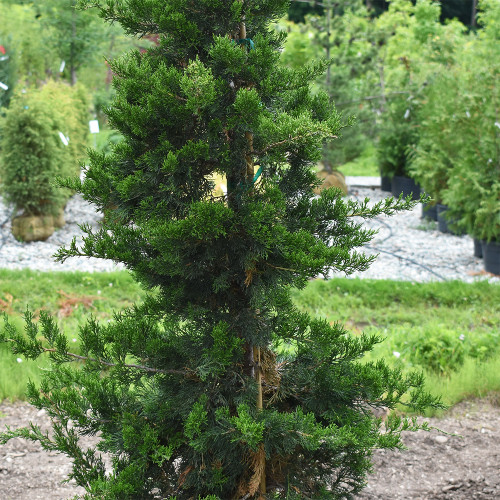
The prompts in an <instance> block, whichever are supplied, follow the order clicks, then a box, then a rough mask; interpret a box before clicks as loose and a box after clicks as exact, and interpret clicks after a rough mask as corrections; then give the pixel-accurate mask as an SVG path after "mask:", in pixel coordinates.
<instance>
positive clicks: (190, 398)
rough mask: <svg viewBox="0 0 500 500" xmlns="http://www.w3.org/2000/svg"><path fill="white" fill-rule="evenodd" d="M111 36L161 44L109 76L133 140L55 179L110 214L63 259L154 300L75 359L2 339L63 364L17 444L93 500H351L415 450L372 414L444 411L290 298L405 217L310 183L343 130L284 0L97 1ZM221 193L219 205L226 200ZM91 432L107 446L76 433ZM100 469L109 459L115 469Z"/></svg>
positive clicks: (349, 264)
mask: <svg viewBox="0 0 500 500" xmlns="http://www.w3.org/2000/svg"><path fill="white" fill-rule="evenodd" d="M82 4H84V5H89V6H94V7H97V8H98V9H99V11H100V14H101V16H102V17H103V18H105V19H106V20H107V21H109V22H117V23H120V24H121V25H122V26H123V27H124V28H125V30H126V31H127V32H128V33H129V34H131V35H135V36H143V35H148V34H151V33H154V34H157V35H159V37H158V45H157V46H155V47H151V48H150V49H149V50H147V51H146V52H144V53H139V52H137V51H134V52H131V53H129V54H127V55H126V56H124V57H122V58H119V59H117V60H115V61H114V62H112V63H111V64H112V69H113V71H114V73H115V75H116V76H115V79H114V86H115V88H116V98H115V100H114V103H113V105H112V106H111V108H110V109H109V117H110V121H111V123H112V124H113V126H114V127H116V128H117V129H118V130H120V132H121V133H122V134H123V136H124V139H123V141H122V142H121V143H119V144H117V145H116V146H115V147H114V149H113V152H112V153H111V154H108V155H104V154H100V153H98V152H95V151H94V152H92V153H91V156H90V166H89V167H88V168H86V172H85V173H86V175H85V180H84V181H83V182H81V181H80V180H77V179H75V180H71V181H63V182H62V184H63V185H65V186H66V187H71V188H72V189H76V190H77V191H79V192H80V193H81V194H82V195H83V196H84V198H85V199H87V200H89V201H90V202H92V203H94V204H95V205H96V207H97V208H98V209H100V210H101V211H103V212H104V214H105V215H106V217H105V219H104V222H103V225H102V227H101V228H100V229H99V230H93V229H92V228H91V227H87V226H83V227H84V230H85V237H84V238H83V241H81V242H78V241H73V243H72V245H71V246H70V247H69V248H66V249H64V248H63V249H61V250H60V251H59V252H58V253H57V256H56V258H57V259H58V260H59V261H64V260H66V259H67V258H70V257H75V256H83V257H90V256H93V257H100V258H106V259H113V260H115V261H116V262H122V263H124V264H125V266H126V267H127V268H128V269H129V270H130V271H131V272H132V273H133V274H134V276H135V277H136V279H137V280H138V281H139V282H140V283H141V284H142V285H143V286H144V287H145V288H147V289H149V290H150V291H151V293H150V294H149V297H148V298H147V300H145V302H144V303H141V304H137V305H135V306H133V307H131V308H129V309H127V310H124V311H121V312H118V313H116V315H115V318H114V320H113V321H112V322H111V323H107V324H100V323H99V322H98V321H97V320H96V319H94V318H91V319H89V321H88V322H87V323H86V324H85V325H84V326H83V327H81V330H80V346H81V349H80V351H79V352H70V351H69V349H68V342H67V340H66V337H65V336H64V335H63V334H62V333H61V332H60V330H59V329H58V327H57V325H56V322H55V321H54V319H52V318H51V317H49V316H48V315H46V314H44V313H43V312H42V313H41V315H40V320H39V322H38V323H35V322H34V321H33V318H32V316H31V314H30V313H27V318H26V319H27V324H26V333H25V335H23V334H20V333H18V332H17V331H16V330H15V328H14V327H13V326H12V325H10V324H9V323H7V324H6V328H5V329H4V333H3V339H4V340H6V341H8V340H10V341H12V342H13V344H12V345H13V349H14V352H16V353H19V352H22V353H24V354H25V355H26V356H28V357H30V358H36V357H37V356H39V355H41V354H42V353H47V354H48V355H49V356H50V357H51V358H52V360H53V368H52V370H51V371H48V372H47V373H46V374H45V379H44V381H43V382H42V384H41V386H40V387H35V386H34V385H33V384H31V385H30V386H29V397H30V400H31V402H32V404H34V405H35V406H37V407H38V408H45V409H46V410H47V412H48V413H49V415H50V416H51V417H52V418H53V422H54V424H53V426H54V433H53V434H52V435H47V434H44V433H42V432H41V431H40V429H39V428H37V427H36V426H32V427H30V428H28V429H25V430H19V431H11V432H7V433H4V434H3V437H2V440H3V441H5V440H7V439H9V438H11V437H13V436H23V437H26V438H28V439H33V440H38V441H40V442H41V444H42V445H43V446H44V447H45V448H47V449H51V450H59V451H62V452H64V453H66V454H67V455H69V456H70V457H71V458H72V459H73V462H74V466H73V470H72V472H71V474H70V476H71V477H73V478H74V479H75V480H76V482H77V483H78V484H80V485H82V486H84V487H85V488H86V490H87V497H88V498H109V499H113V498H114V499H120V500H122V499H126V498H133V499H137V498H177V499H189V498H204V497H206V498H211V499H214V498H221V499H223V500H225V499H243V498H245V499H248V498H289V499H290V498H316V499H325V498H340V497H343V498H344V497H345V498H348V497H350V496H351V495H352V494H353V493H355V492H357V491H359V490H360V489H361V488H362V486H363V484H364V478H365V475H366V473H367V471H368V470H369V469H370V455H371V452H372V450H373V449H374V448H377V447H385V448H394V447H399V446H401V442H400V433H401V431H402V429H406V428H416V424H415V422H414V421H411V420H407V419H401V418H392V419H389V420H388V422H387V429H385V430H384V431H383V432H382V430H381V428H380V421H379V420H377V419H376V418H375V417H374V416H373V414H372V412H371V411H370V409H371V408H376V407H380V406H385V407H388V408H394V407H395V405H396V404H398V403H404V404H406V405H408V406H409V407H411V408H413V409H422V408H424V407H426V406H428V405H436V404H438V402H437V401H435V400H434V399H433V398H432V397H430V396H428V395H427V394H426V393H425V392H424V390H423V381H422V377H421V375H420V374H416V373H412V374H409V375H403V374H402V373H401V372H400V371H398V370H392V369H390V368H388V367H387V365H386V364H385V363H384V362H382V361H378V362H367V361H365V360H364V359H363V356H364V354H365V353H366V352H367V351H369V350H370V349H371V348H372V347H373V345H374V344H375V343H377V342H379V341H380V339H379V338H378V337H377V336H373V335H365V334H363V335H359V336H351V335H349V334H348V333H347V332H346V330H345V329H344V328H343V327H342V326H341V325H339V324H334V325H331V324H329V323H328V322H326V321H325V320H322V319H317V318H312V317H310V316H308V315H307V314H305V313H303V312H301V311H299V310H298V309H297V308H296V307H295V306H294V304H293V302H292V300H291V298H290V292H291V290H292V289H293V288H303V287H304V286H306V284H307V281H308V280H309V279H310V278H312V277H316V276H318V275H325V276H327V275H328V273H330V272H331V271H339V272H340V271H343V272H346V273H349V272H351V271H354V270H362V269H366V268H367V267H368V266H369V264H370V263H371V261H372V257H367V256H365V255H364V254H363V253H362V252H359V251H357V250H356V249H357V248H360V247H362V246H363V245H364V244H365V243H366V242H368V241H370V240H371V239H372V238H373V236H374V232H373V231H371V230H366V229H363V226H362V220H363V219H366V218H372V217H374V216H376V215H379V214H382V213H384V214H392V213H394V212H396V211H400V210H406V209H408V208H410V207H411V206H413V203H414V202H412V201H411V200H409V199H407V200H405V199H401V198H400V199H398V200H394V199H387V200H385V201H383V202H380V203H377V204H375V205H374V206H372V207H371V208H370V206H369V203H368V200H365V201H362V202H359V203H358V202H355V201H350V200H343V199H342V197H341V194H340V192H339V191H337V190H335V189H330V190H326V191H323V193H322V195H321V196H320V197H317V196H315V195H314V194H313V187H314V185H315V183H317V181H316V177H315V175H314V171H313V166H314V164H315V163H316V162H317V161H318V160H319V159H320V157H321V148H322V143H323V142H324V141H325V140H327V139H333V138H334V137H335V135H336V133H337V130H338V129H339V126H340V123H339V117H338V115H337V114H336V112H335V109H334V107H333V105H331V104H330V101H329V99H328V97H327V96H326V95H325V94H324V93H318V94H313V93H312V92H311V91H310V89H309V84H310V82H312V81H313V79H314V78H316V77H317V76H318V74H319V73H320V72H322V71H323V70H324V69H325V67H326V66H325V63H323V62H319V63H312V64H310V65H308V66H305V67H303V68H301V69H299V70H291V69H287V68H284V67H282V66H280V64H279V57H280V48H281V47H282V44H283V42H284V38H283V35H281V34H277V33H276V32H274V31H272V30H271V28H270V23H271V22H272V21H275V20H276V19H278V18H279V17H280V16H283V15H284V14H285V13H286V9H287V7H288V1H287V0H245V1H240V0H203V1H200V0H198V1H196V2H195V1H192V0H170V1H165V0H123V1H119V2H117V1H114V0H103V1H99V0H95V1H91V2H82ZM214 175H219V176H224V177H225V178H226V179H227V193H226V194H224V195H223V196H216V195H215V194H214V192H213V187H214V186H213V180H212V179H213V177H214ZM96 433H99V444H98V445H97V449H89V450H82V449H81V448H80V447H79V445H78V437H79V436H80V435H82V434H91V435H92V434H96ZM99 452H106V453H108V454H109V455H110V456H111V459H112V469H111V470H110V471H107V472H106V471H105V465H104V462H103V459H102V458H101V457H100V455H99Z"/></svg>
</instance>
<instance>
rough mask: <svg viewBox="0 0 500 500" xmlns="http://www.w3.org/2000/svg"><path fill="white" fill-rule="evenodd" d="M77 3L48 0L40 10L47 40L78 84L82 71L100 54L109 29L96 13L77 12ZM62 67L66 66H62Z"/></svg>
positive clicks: (75, 0) (71, 0)
mask: <svg viewBox="0 0 500 500" xmlns="http://www.w3.org/2000/svg"><path fill="white" fill-rule="evenodd" d="M76 3H77V0H47V1H44V2H43V4H42V5H41V6H40V7H39V8H40V13H41V17H40V22H41V24H42V26H43V27H44V28H45V29H44V34H45V36H44V40H45V41H46V43H48V44H50V45H51V46H52V47H54V50H55V51H56V53H57V54H58V56H59V59H60V61H61V65H62V64H63V63H62V61H64V65H65V66H66V65H67V70H68V73H69V80H70V82H71V85H74V84H75V83H76V80H77V71H78V69H79V68H80V67H81V66H82V65H84V64H86V63H88V61H89V59H95V58H96V57H97V56H98V55H100V54H99V53H98V52H97V51H96V49H97V50H98V49H99V46H100V45H101V43H102V42H103V41H104V39H105V37H106V34H107V32H106V30H105V29H103V26H102V23H100V22H97V21H98V18H97V16H95V14H94V13H93V12H88V11H87V12H79V11H77V10H76ZM61 67H62V66H61Z"/></svg>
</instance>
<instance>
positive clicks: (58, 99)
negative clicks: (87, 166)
mask: <svg viewBox="0 0 500 500" xmlns="http://www.w3.org/2000/svg"><path fill="white" fill-rule="evenodd" d="M87 117H88V110H87V101H86V94H85V91H84V90H83V89H82V88H79V87H75V88H70V87H68V86H67V85H64V84H57V83H54V82H50V83H48V84H47V85H45V86H44V87H42V88H41V89H38V90H36V89H33V90H30V91H28V92H25V93H24V94H23V93H19V94H18V95H16V96H15V97H14V98H13V100H12V102H11V106H10V108H9V109H8V110H7V112H6V114H5V117H4V118H3V120H2V129H3V135H2V142H1V147H0V150H1V153H0V154H1V156H0V171H1V179H2V185H1V189H2V194H3V196H4V198H5V199H6V200H7V201H8V202H9V203H12V204H13V205H14V206H15V208H16V210H23V212H24V213H26V214H30V215H41V214H51V215H53V214H57V212H58V211H59V210H60V209H61V208H62V207H63V206H64V204H65V203H66V201H67V199H68V197H69V195H70V191H69V190H61V189H58V188H57V187H56V186H55V185H54V180H55V178H56V177H57V176H63V177H68V176H79V173H80V167H79V164H78V161H79V159H80V158H81V157H82V155H83V153H84V149H85V146H86V140H87ZM60 134H63V135H64V137H65V138H69V143H68V144H67V145H65V144H64V143H63V141H62V138H61V137H60ZM66 140H67V139H66Z"/></svg>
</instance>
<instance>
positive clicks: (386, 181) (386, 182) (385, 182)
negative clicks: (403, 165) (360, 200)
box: [380, 171, 392, 193]
mask: <svg viewBox="0 0 500 500" xmlns="http://www.w3.org/2000/svg"><path fill="white" fill-rule="evenodd" d="M391 181H392V178H391V177H389V176H388V175H384V174H383V173H382V171H380V189H381V190H382V191H388V192H389V193H390V192H391V191H392V183H391Z"/></svg>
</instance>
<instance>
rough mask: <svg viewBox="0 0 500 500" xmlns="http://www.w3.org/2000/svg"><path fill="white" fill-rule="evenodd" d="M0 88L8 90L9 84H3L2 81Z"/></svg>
mask: <svg viewBox="0 0 500 500" xmlns="http://www.w3.org/2000/svg"><path fill="white" fill-rule="evenodd" d="M0 89H4V90H9V86H8V85H5V83H3V82H0Z"/></svg>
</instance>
